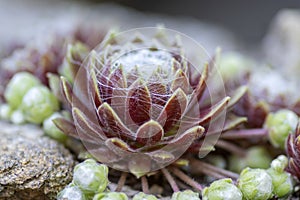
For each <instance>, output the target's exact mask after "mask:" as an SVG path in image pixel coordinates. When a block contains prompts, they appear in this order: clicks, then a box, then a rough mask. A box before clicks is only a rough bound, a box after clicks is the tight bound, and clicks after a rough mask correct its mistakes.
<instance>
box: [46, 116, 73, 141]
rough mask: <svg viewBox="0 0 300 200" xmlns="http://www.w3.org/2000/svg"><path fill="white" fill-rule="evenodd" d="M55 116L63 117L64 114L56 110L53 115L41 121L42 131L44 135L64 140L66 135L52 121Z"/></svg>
mask: <svg viewBox="0 0 300 200" xmlns="http://www.w3.org/2000/svg"><path fill="white" fill-rule="evenodd" d="M56 118H64V116H63V115H62V114H60V113H57V112H56V113H54V114H53V115H51V116H50V117H49V118H47V119H45V121H44V122H43V129H44V132H45V134H46V135H48V136H49V137H51V138H53V139H55V140H57V141H59V142H65V141H66V139H67V136H66V135H65V134H64V133H63V132H62V131H61V130H60V129H59V128H57V126H56V125H55V124H54V123H53V121H52V120H54V119H56Z"/></svg>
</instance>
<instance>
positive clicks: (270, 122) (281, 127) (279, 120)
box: [264, 109, 299, 149]
mask: <svg viewBox="0 0 300 200" xmlns="http://www.w3.org/2000/svg"><path fill="white" fill-rule="evenodd" d="M298 120H299V117H298V116H297V114H296V113H294V112H293V111H290V110H286V109H283V110H279V111H277V112H275V113H270V114H269V115H268V116H267V118H266V121H265V124H264V127H265V128H266V129H268V131H269V139H270V142H271V143H272V145H273V146H274V147H277V148H281V149H284V147H285V143H286V139H287V137H288V135H289V134H290V133H293V132H294V131H295V130H296V126H297V123H298Z"/></svg>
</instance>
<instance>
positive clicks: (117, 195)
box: [93, 192, 128, 200]
mask: <svg viewBox="0 0 300 200" xmlns="http://www.w3.org/2000/svg"><path fill="white" fill-rule="evenodd" d="M93 200H128V197H127V195H126V194H124V193H123V192H108V193H100V194H96V195H95V196H94V198H93Z"/></svg>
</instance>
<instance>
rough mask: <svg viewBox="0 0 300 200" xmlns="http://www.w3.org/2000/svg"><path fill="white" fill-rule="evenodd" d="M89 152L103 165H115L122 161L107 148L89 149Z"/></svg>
mask: <svg viewBox="0 0 300 200" xmlns="http://www.w3.org/2000/svg"><path fill="white" fill-rule="evenodd" d="M89 152H90V153H91V154H92V155H93V156H94V157H95V158H97V160H98V161H99V162H102V163H114V162H117V161H119V160H120V159H122V157H120V156H118V155H116V154H115V153H114V152H113V151H111V150H110V149H108V148H107V147H100V148H96V149H89Z"/></svg>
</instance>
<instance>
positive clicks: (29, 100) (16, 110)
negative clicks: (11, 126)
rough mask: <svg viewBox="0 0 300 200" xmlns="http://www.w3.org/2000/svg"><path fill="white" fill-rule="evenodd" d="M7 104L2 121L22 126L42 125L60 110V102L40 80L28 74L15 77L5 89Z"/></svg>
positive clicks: (19, 74)
mask: <svg viewBox="0 0 300 200" xmlns="http://www.w3.org/2000/svg"><path fill="white" fill-rule="evenodd" d="M4 96H5V100H6V102H7V104H4V105H2V106H1V109H0V110H1V115H0V116H1V119H6V120H10V121H12V122H13V123H16V124H20V123H24V122H30V123H34V124H41V123H42V122H43V121H44V120H45V119H47V118H48V117H50V116H51V115H52V114H53V113H54V112H56V111H58V110H59V108H60V105H59V101H58V100H57V98H56V97H55V96H54V95H53V94H52V92H51V91H50V90H49V89H48V88H47V87H46V86H43V85H42V84H41V82H40V81H39V79H37V78H36V77H35V76H33V75H32V74H30V73H28V72H19V73H17V74H15V75H14V76H13V78H12V79H11V80H10V82H9V83H8V85H7V87H6V89H5V93H4Z"/></svg>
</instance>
